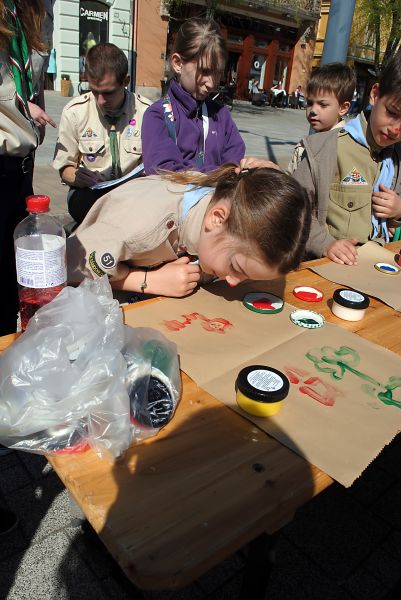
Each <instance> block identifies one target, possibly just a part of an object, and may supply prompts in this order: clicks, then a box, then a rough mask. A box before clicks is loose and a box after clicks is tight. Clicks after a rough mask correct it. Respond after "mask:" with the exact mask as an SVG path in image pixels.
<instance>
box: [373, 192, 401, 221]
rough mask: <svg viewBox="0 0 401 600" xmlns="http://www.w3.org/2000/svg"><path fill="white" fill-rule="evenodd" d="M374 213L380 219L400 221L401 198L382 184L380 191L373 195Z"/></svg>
mask: <svg viewBox="0 0 401 600" xmlns="http://www.w3.org/2000/svg"><path fill="white" fill-rule="evenodd" d="M372 207H373V212H374V213H375V215H376V217H378V218H379V219H399V218H400V217H401V198H400V197H399V195H398V194H396V193H395V191H394V190H390V189H389V188H387V187H386V186H384V185H382V184H380V191H379V192H373V194H372Z"/></svg>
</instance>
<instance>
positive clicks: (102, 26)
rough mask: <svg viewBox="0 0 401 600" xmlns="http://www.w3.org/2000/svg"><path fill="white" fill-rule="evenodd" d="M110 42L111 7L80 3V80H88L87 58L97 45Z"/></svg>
mask: <svg viewBox="0 0 401 600" xmlns="http://www.w3.org/2000/svg"><path fill="white" fill-rule="evenodd" d="M108 41H109V7H108V6H106V5H105V4H104V3H103V2H96V1H95V0H82V1H81V2H80V3H79V79H80V81H85V80H86V75H85V56H86V53H87V52H88V50H90V49H91V48H92V47H93V46H96V44H100V43H101V42H108Z"/></svg>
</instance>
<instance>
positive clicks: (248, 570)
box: [240, 533, 277, 600]
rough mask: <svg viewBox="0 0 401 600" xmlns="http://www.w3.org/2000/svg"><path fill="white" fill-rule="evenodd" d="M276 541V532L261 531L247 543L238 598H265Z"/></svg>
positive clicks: (259, 599)
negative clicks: (247, 550)
mask: <svg viewBox="0 0 401 600" xmlns="http://www.w3.org/2000/svg"><path fill="white" fill-rule="evenodd" d="M276 541H277V536H276V534H273V535H268V534H267V533H262V535H260V536H259V537H257V538H255V539H254V540H253V541H252V542H251V543H250V544H249V555H248V559H247V562H246V565H245V573H244V580H243V582H242V589H241V595H240V600H249V598H252V600H265V599H266V590H267V585H268V583H269V578H270V573H271V571H272V568H273V565H274V559H275V546H276ZM266 600H267V599H266Z"/></svg>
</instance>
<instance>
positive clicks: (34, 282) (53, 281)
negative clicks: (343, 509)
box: [15, 235, 67, 288]
mask: <svg viewBox="0 0 401 600" xmlns="http://www.w3.org/2000/svg"><path fill="white" fill-rule="evenodd" d="M27 237H29V236H26V237H25V238H19V239H18V240H17V241H16V248H15V258H16V265H17V281H18V283H19V284H20V285H23V286H24V287H29V288H51V287H55V286H57V285H63V284H64V283H65V282H66V280H67V269H66V262H65V239H64V238H62V237H61V236H57V235H46V236H43V237H46V242H45V243H44V244H43V248H44V249H43V250H30V249H28V248H23V247H21V246H20V245H19V241H20V239H22V240H24V239H25V240H26V238H27ZM23 245H25V244H23Z"/></svg>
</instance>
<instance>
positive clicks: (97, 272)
mask: <svg viewBox="0 0 401 600" xmlns="http://www.w3.org/2000/svg"><path fill="white" fill-rule="evenodd" d="M95 254H96V252H91V253H90V254H89V266H90V268H91V269H92V271H93V272H94V273H95V275H97V276H98V277H102V275H105V272H104V271H102V269H101V268H100V267H99V265H98V264H97V262H96V258H95Z"/></svg>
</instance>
